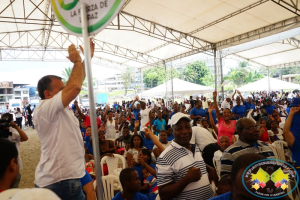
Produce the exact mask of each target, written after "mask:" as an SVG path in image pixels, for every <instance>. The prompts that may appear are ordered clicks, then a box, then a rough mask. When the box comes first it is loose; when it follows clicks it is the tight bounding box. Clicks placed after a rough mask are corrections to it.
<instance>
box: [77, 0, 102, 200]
mask: <svg viewBox="0 0 300 200" xmlns="http://www.w3.org/2000/svg"><path fill="white" fill-rule="evenodd" d="M81 24H82V36H83V45H84V56H85V61H84V62H85V71H86V76H87V81H88V94H89V101H90V118H91V128H92V139H93V150H94V160H95V170H96V181H97V189H96V190H97V197H98V199H99V200H103V187H102V178H101V177H102V175H101V170H100V151H99V142H98V133H97V122H96V117H97V116H96V109H95V100H94V90H93V76H92V67H91V51H90V41H89V34H88V21H87V14H86V4H85V3H84V2H81Z"/></svg>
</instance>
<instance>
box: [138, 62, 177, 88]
mask: <svg viewBox="0 0 300 200" xmlns="http://www.w3.org/2000/svg"><path fill="white" fill-rule="evenodd" d="M166 76H167V77H165V67H164V66H158V67H155V68H150V69H148V70H145V71H144V72H143V80H144V84H145V86H146V87H148V88H152V87H156V86H157V85H160V84H162V83H164V82H165V81H166V78H167V81H168V80H170V79H171V69H169V68H168V69H167V75H166ZM173 78H179V73H178V71H177V70H176V69H173Z"/></svg>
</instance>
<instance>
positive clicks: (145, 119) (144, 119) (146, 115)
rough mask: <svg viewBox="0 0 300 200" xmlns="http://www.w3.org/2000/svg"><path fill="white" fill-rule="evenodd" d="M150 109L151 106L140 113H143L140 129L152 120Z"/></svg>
mask: <svg viewBox="0 0 300 200" xmlns="http://www.w3.org/2000/svg"><path fill="white" fill-rule="evenodd" d="M150 110H151V109H150V108H146V109H145V110H141V111H140V115H141V127H140V131H143V128H144V126H145V124H147V123H148V122H149V121H150V118H149V112H150Z"/></svg>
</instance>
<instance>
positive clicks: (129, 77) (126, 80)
mask: <svg viewBox="0 0 300 200" xmlns="http://www.w3.org/2000/svg"><path fill="white" fill-rule="evenodd" d="M132 72H133V70H132V69H131V68H129V67H127V68H126V71H125V72H123V73H122V74H121V79H122V80H123V83H122V84H123V86H124V89H125V95H127V90H128V88H129V87H130V85H131V83H132V81H133V79H134V77H133V73H132Z"/></svg>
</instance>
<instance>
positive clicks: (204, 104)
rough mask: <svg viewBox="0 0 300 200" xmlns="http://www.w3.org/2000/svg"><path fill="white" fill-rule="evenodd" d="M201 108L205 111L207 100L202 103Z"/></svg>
mask: <svg viewBox="0 0 300 200" xmlns="http://www.w3.org/2000/svg"><path fill="white" fill-rule="evenodd" d="M202 106H203V109H204V110H205V109H206V108H208V103H207V100H206V101H202Z"/></svg>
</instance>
